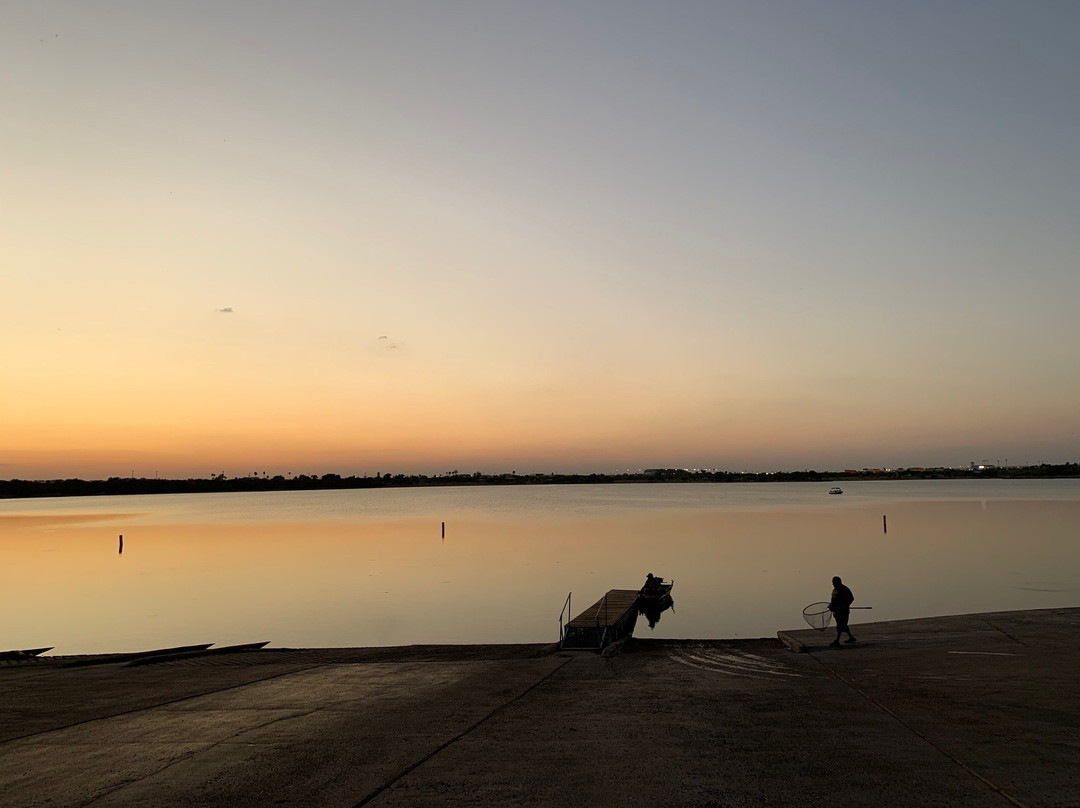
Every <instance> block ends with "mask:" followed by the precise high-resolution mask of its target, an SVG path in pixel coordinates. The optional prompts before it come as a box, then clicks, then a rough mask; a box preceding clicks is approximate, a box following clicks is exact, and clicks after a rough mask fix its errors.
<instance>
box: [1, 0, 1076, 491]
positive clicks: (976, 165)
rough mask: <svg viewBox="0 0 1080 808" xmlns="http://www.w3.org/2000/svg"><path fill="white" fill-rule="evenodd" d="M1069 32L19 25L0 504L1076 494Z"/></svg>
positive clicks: (883, 9) (904, 7)
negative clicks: (465, 492)
mask: <svg viewBox="0 0 1080 808" xmlns="http://www.w3.org/2000/svg"><path fill="white" fill-rule="evenodd" d="M1078 31H1080V4H1077V3H1074V2H1031V3H1016V2H995V1H994V0H986V1H985V2H983V1H980V2H951V3H939V2H888V3H885V2H873V1H872V0H869V1H868V0H858V2H840V1H839V0H838V1H837V2H799V3H795V2H785V3H774V2H767V1H766V0H753V2H671V3H656V2H633V0H620V2H604V1H603V0H595V1H594V2H588V3H581V2H544V3H528V2H468V1H463V2H412V0H392V2H352V3H348V2H319V1H316V2H306V3H282V2H263V1H261V0H260V2H254V1H252V2H184V3H163V2H152V1H150V0H140V1H139V2H102V3H93V4H91V3H82V2H51V1H50V0H45V1H43V2H37V3H21V2H20V3H16V2H7V0H0V109H3V114H2V115H0V478H30V479H38V478H57V477H107V476H128V475H132V474H133V475H135V476H154V475H160V476H208V475H210V474H216V473H220V472H225V473H227V474H228V475H229V476H235V475H244V474H249V473H251V472H253V471H258V472H259V473H262V472H263V471H266V472H267V473H270V474H301V473H309V474H310V473H319V474H322V473H327V472H334V473H339V474H375V473H407V474H411V473H425V474H432V473H440V472H444V471H448V470H450V469H460V470H462V471H470V472H471V471H474V470H480V471H483V472H485V473H498V472H505V471H517V472H518V473H527V472H528V473H531V472H553V471H559V472H592V471H598V472H614V471H617V470H624V469H640V468H648V467H680V468H721V469H729V470H744V469H745V470H779V469H787V470H792V469H808V468H813V469H819V470H824V469H830V470H831V469H844V468H864V467H868V468H877V467H896V466H905V467H907V466H933V465H967V464H968V463H969V462H972V461H974V462H983V461H988V462H991V463H993V462H1000V463H1005V462H1008V463H1010V464H1020V463H1038V462H1067V461H1076V460H1078V459H1080V434H1078V432H1080V339H1078V335H1077V325H1076V323H1077V317H1076V309H1077V301H1078V300H1080V265H1078V264H1080V262H1078V256H1080V227H1078V226H1077V220H1078V213H1080V104H1078V103H1077V99H1078V98H1080V49H1078V48H1076V34H1077V32H1078Z"/></svg>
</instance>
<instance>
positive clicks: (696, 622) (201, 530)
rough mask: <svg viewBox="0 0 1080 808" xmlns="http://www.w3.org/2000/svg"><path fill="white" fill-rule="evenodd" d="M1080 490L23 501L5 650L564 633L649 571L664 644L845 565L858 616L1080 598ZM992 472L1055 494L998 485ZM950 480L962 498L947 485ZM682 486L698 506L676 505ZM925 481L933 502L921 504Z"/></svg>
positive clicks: (3, 584) (796, 620) (10, 571)
mask: <svg viewBox="0 0 1080 808" xmlns="http://www.w3.org/2000/svg"><path fill="white" fill-rule="evenodd" d="M1065 483H1068V484H1069V485H1070V486H1072V488H1068V489H1066V487H1065ZM1077 486H1080V481H1048V482H1045V483H1044V484H1043V486H1042V487H1040V488H1039V489H1038V490H1037V491H1036V490H1035V488H1036V486H1035V484H1034V483H1032V484H1031V485H1025V486H1022V487H1021V488H1016V489H1014V488H1013V487H1012V486H1005V484H1004V483H1003V482H1002V481H997V483H996V484H995V485H993V486H991V485H989V484H987V485H984V486H983V488H982V490H981V491H979V492H977V493H978V494H979V495H978V496H972V497H971V498H969V499H963V498H949V499H943V498H937V499H934V497H933V494H934V490H936V489H934V490H932V489H931V487H930V486H929V485H927V486H925V487H924V489H919V490H918V491H916V490H915V489H914V488H913V487H912V486H906V485H905V486H898V487H895V488H894V487H893V486H892V485H891V484H889V483H881V484H870V483H868V484H867V491H868V493H867V495H866V497H865V499H866V500H867V502H863V503H860V502H859V500H857V499H856V498H855V497H854V496H852V498H851V499H848V497H849V493H858V491H859V490H861V489H859V488H858V487H849V486H847V485H845V494H844V496H843V497H828V496H825V495H824V492H822V491H821V490H820V488H819V487H818V488H815V489H813V490H811V489H806V490H807V491H809V492H810V493H808V494H806V496H807V497H808V496H810V494H811V493H812V494H814V496H816V497H817V500H825V501H826V502H836V501H837V500H843V502H841V503H839V504H838V505H837V506H836V507H826V506H822V505H820V504H816V505H813V506H812V507H802V506H800V505H799V502H800V500H799V499H798V497H795V496H793V497H792V499H791V500H790V501H787V502H785V503H784V504H783V505H782V506H780V507H777V508H775V509H771V510H770V509H768V508H765V507H764V506H763V505H762V503H761V498H760V497H759V496H757V494H755V491H757V489H744V488H742V487H739V486H728V487H725V488H723V489H722V490H721V489H716V490H714V489H711V488H709V487H707V486H693V485H691V486H685V487H683V488H679V490H677V491H673V490H671V489H672V487H670V486H655V487H648V486H645V487H643V486H637V487H636V488H634V489H633V490H630V491H626V492H623V491H622V490H621V489H616V488H615V487H604V486H600V487H599V488H603V489H604V490H603V491H599V490H598V491H595V492H592V494H591V496H592V497H593V499H590V500H588V502H589V503H590V504H589V507H588V508H586V507H584V506H581V501H582V499H583V498H584V497H585V496H586V494H588V493H589V492H583V491H579V490H577V489H581V488H588V486H577V487H573V486H571V487H569V489H573V490H568V489H562V490H555V489H551V490H548V489H543V490H537V491H522V490H519V489H518V488H517V487H508V488H505V489H499V490H498V491H492V490H487V491H481V490H475V491H474V490H472V489H469V490H462V491H457V492H449V491H443V490H433V491H432V492H431V493H429V492H425V491H421V490H417V491H408V492H403V491H397V492H393V491H385V492H355V491H342V492H332V491H329V492H319V494H318V496H317V497H316V496H315V494H310V495H308V494H305V497H304V498H302V501H303V503H304V508H302V509H301V508H299V507H298V505H297V501H298V499H297V497H294V496H291V495H290V494H283V495H282V496H281V498H280V499H277V498H275V496H272V495H263V494H258V495H256V494H252V495H246V494H233V495H229V496H228V497H225V496H216V495H214V496H210V498H209V499H208V498H206V497H203V496H200V495H192V496H177V497H174V498H171V499H170V498H154V497H147V498H145V499H138V501H136V498H134V497H131V498H118V499H108V498H90V499H86V498H75V499H72V500H65V501H60V500H54V501H42V500H35V501H32V502H29V501H25V502H19V501H6V502H0V552H2V553H3V558H4V563H3V564H0V600H2V605H3V606H4V608H5V612H6V613H8V614H18V615H20V617H19V619H15V620H8V621H4V622H3V625H0V650H3V649H8V648H36V647H40V646H45V645H55V646H56V647H57V653H83V652H95V651H114V652H119V651H125V650H140V649H145V648H152V647H164V646H173V645H183V644H191V643H197V642H210V641H213V642H215V643H218V644H220V645H229V644H238V643H245V642H251V641H254V640H264V639H270V640H271V641H272V643H273V645H275V646H286V645H288V646H301V647H302V646H309V647H311V646H314V647H331V646H350V645H365V646H367V645H407V644H411V643H486V642H493V643H497V642H546V641H554V640H555V639H556V638H557V637H558V614H559V607H560V606H561V604H562V603H563V602H564V601H565V599H566V597H567V593H568V592H573V596H574V601H575V603H582V602H585V603H592V602H595V601H596V600H597V599H599V598H600V597H602V596H603V595H604V593H605V592H607V591H609V590H611V589H635V588H637V587H640V586H641V583H642V577H641V576H642V573H643V571H644V570H647V569H650V568H651V569H656V570H659V571H661V572H663V573H664V575H670V576H672V578H674V579H677V580H678V584H679V603H680V610H679V619H678V620H674V619H672V618H671V617H669V618H668V619H666V620H665V621H664V622H663V623H662V624H661V623H660V621H659V617H660V615H661V614H663V613H664V612H666V611H667V610H668V609H670V608H672V606H671V604H666V603H657V604H655V607H650V608H648V610H647V611H643V612H642V614H644V616H645V617H646V618H647V619H648V621H649V623H650V625H651V626H654V627H655V630H654V631H655V633H654V635H653V636H656V637H658V638H670V637H683V638H686V637H699V638H714V639H719V638H731V637H765V636H775V632H776V631H777V630H778V629H787V628H799V627H801V626H802V625H803V622H802V616H801V614H800V610H801V609H802V607H803V606H804V605H805V604H806V603H807V602H809V601H812V600H816V599H819V598H820V597H821V595H822V593H821V591H820V590H821V586H822V583H821V582H822V581H828V580H829V578H830V577H831V576H833V575H836V574H841V575H842V576H843V578H844V580H845V581H849V580H850V582H851V585H852V587H853V588H854V589H855V591H856V592H857V593H858V595H859V599H860V602H866V603H873V604H874V611H873V612H865V613H860V614H858V615H857V618H858V621H865V620H869V619H873V620H895V619H901V618H909V617H927V616H933V615H935V614H963V613H970V612H979V611H997V610H1007V609H1030V608H1054V607H1065V606H1076V605H1080V604H1078V601H1077V597H1078V593H1080V551H1078V550H1080V539H1078V538H1077V537H1078V536H1080V492H1077V491H1076V488H1077ZM991 488H993V489H997V488H1001V489H1002V491H1005V490H1006V489H1007V490H1008V491H1016V492H1019V491H1021V489H1022V490H1023V492H1025V494H1026V495H1035V494H1037V495H1038V496H1032V499H1031V500H1021V499H996V498H994V497H993V496H991V497H988V496H987V495H986V494H987V492H988V491H989V490H990V489H991ZM849 489H853V490H851V491H849ZM744 491H746V496H745V497H743V498H742V499H738V497H740V496H742V493H741V492H744ZM786 491H788V488H787V486H786V485H785V484H776V487H775V488H770V489H769V494H770V495H771V496H774V497H776V498H780V497H781V495H782V494H784V493H785V492H786ZM890 491H893V492H895V496H896V498H895V499H894V500H891V501H889V502H888V503H887V505H884V506H883V505H882V504H881V502H882V500H884V499H886V494H887V493H888V492H890ZM946 491H948V492H949V493H950V494H951V495H952V496H954V497H955V496H956V495H957V493H958V492H957V491H956V490H955V489H954V488H953V487H949V486H945V487H944V488H943V489H942V490H941V492H940V493H939V494H938V497H942V496H944V495H945V493H946ZM719 493H722V494H723V495H724V496H725V497H727V498H728V499H730V500H731V502H730V503H728V505H726V506H725V507H724V508H723V509H718V508H713V507H712V505H713V502H714V500H715V498H716V496H717V495H718V494H719ZM795 493H799V492H795ZM966 493H967V492H966V489H965V495H966ZM452 494H453V495H454V497H451V495H452ZM676 494H678V497H675V498H676V499H685V500H687V501H688V503H689V504H688V505H687V506H686V507H683V508H680V507H674V506H673V505H672V499H673V497H674V495H676ZM871 494H872V495H873V497H874V501H873V503H872V504H869V500H870V498H871V497H870V495H871ZM916 494H922V495H924V496H925V497H926V500H925V501H911V500H909V499H907V497H911V496H915V495H916ZM601 495H603V496H606V497H609V498H611V499H612V500H617V501H615V502H614V503H613V504H611V506H610V507H608V506H607V505H602V504H598V503H599V501H600V499H601ZM616 495H619V496H623V495H625V497H633V502H634V503H635V504H634V506H633V508H631V507H629V506H627V505H625V503H623V502H622V500H619V499H618V497H617V496H616ZM751 495H753V496H751ZM1013 495H1014V496H1015V495H1016V494H1015V493H1014V494H1013ZM1051 495H1053V496H1058V497H1060V499H1058V500H1052V499H1050V498H1049V497H1050V496H1051ZM455 497H456V498H455ZM497 497H500V498H501V500H499V502H498V503H496V502H495V500H496V498H497ZM564 499H565V501H564ZM76 500H78V501H76ZM406 500H408V502H409V503H411V504H410V506H409V507H411V508H412V510H413V515H411V516H403V515H401V512H402V511H406V510H408V508H407V507H406ZM539 502H543V503H544V504H545V507H546V510H545V511H544V512H541V511H540V509H539V508H538V505H537V503H539ZM493 503H494V504H493ZM360 504H363V505H364V508H361V507H360ZM575 504H576V505H577V506H580V507H577V509H575ZM650 504H651V505H653V506H654V507H651V508H650V507H648V506H649V505H650ZM158 505H160V507H161V508H162V510H161V511H160V512H157V511H154V507H157V506H158ZM226 505H227V506H228V507H227V508H226V507H225V506H226ZM489 505H491V507H490V510H488V506H489ZM152 506H153V507H152ZM564 506H565V507H564ZM80 508H81V509H82V511H81V512H80V511H79V510H78V509H80ZM108 508H111V509H112V510H107V509H108ZM365 508H366V510H365ZM886 512H887V513H888V528H889V532H888V533H887V534H886V533H884V532H883V530H882V516H883V514H884V513H886ZM221 514H226V515H228V516H229V518H222V516H221ZM241 517H242V518H241ZM451 519H452V532H451V537H452V539H451V538H450V537H448V538H447V539H446V540H445V541H444V540H442V536H441V533H442V530H441V528H442V525H441V523H442V522H443V520H445V521H448V522H449V521H451ZM120 535H122V536H123V538H124V539H125V540H126V541H125V542H124V544H126V545H127V546H126V547H124V548H123V555H122V556H121V558H122V563H117V560H118V559H117V553H118V550H119V549H120V548H119V546H118V545H119V539H118V537H119V536H120ZM654 565H655V566H654ZM672 603H673V602H672ZM853 614H855V613H853ZM642 630H643V629H642ZM855 633H856V634H858V628H857V627H855Z"/></svg>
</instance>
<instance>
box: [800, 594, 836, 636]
mask: <svg viewBox="0 0 1080 808" xmlns="http://www.w3.org/2000/svg"><path fill="white" fill-rule="evenodd" d="M802 616H803V619H804V620H805V621H806V622H807V623H809V624H810V628H816V629H817V630H818V631H824V630H825V629H827V628H828V627H829V623H831V622H832V612H830V611H829V604H828V603H826V602H825V601H821V602H820V603H811V604H810V605H809V606H807V607H806V608H805V609H803V610H802Z"/></svg>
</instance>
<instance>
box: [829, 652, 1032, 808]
mask: <svg viewBox="0 0 1080 808" xmlns="http://www.w3.org/2000/svg"><path fill="white" fill-rule="evenodd" d="M1002 633H1004V632H1002ZM811 656H812V657H813V658H814V661H816V662H817V663H818V664H819V665H821V667H823V668H824V669H825V670H826V671H828V672H829V674H831V675H832V676H833V677H835V678H836V679H837V680H838V681H840V682H841V683H843V684H845V685H847V686H848V687H850V688H851V689H852V690H854V691H855V692H856V693H858V694H859V695H860V696H862V697H863V698H864V699H866V700H867V701H868V702H870V703H871V704H873V705H874V706H875V707H878V708H879V709H880V710H882V711H883V712H885V713H886V714H887V715H890V716H892V717H893V718H894V719H895V720H896V721H897V722H898V723H899V724H900V726H902V727H904V729H906V730H908V731H909V732H911V733H912V734H914V735H916V736H918V737H919V738H921V739H922V740H923V741H924V742H925V743H927V744H929V745H930V746H931V747H933V748H934V749H936V750H937V751H938V752H940V753H941V754H943V755H944V756H945V757H947V758H948V759H949V760H951V761H952V762H953V763H955V764H956V765H957V766H959V767H960V768H961V769H963V770H964V771H966V772H967V773H968V774H970V775H971V776H972V777H974V778H976V779H977V780H979V781H980V782H982V783H983V784H984V785H986V786H989V787H990V788H991V789H992V790H993V791H996V792H997V793H998V794H1000V795H1001V796H1002V797H1004V798H1005V799H1006V800H1008V801H1009V802H1010V803H1012V804H1013V805H1015V806H1016V808H1030V806H1029V805H1027V804H1026V803H1024V802H1021V801H1020V800H1019V799H1017V798H1016V797H1014V796H1012V795H1011V794H1010V793H1009V792H1007V791H1006V790H1005V789H1003V788H1002V787H1001V786H999V785H997V784H996V783H994V782H992V781H990V780H988V779H987V778H985V777H983V776H982V775H981V774H979V773H978V772H977V771H975V770H974V769H973V768H971V767H970V766H968V765H967V764H966V763H964V761H962V760H960V758H958V757H957V756H956V755H954V754H952V753H951V752H949V751H948V750H946V749H943V748H942V747H940V746H938V745H937V744H936V743H934V742H933V741H931V740H930V739H929V738H927V737H926V736H925V735H923V734H922V733H921V732H919V731H918V730H917V729H915V727H913V726H911V724H909V723H908V722H907V721H905V720H904V719H903V718H901V717H900V716H899V715H897V714H896V713H894V712H893V711H892V710H890V709H889V708H888V707H886V706H885V705H884V704H882V703H881V702H880V701H878V700H877V699H875V698H874V697H873V696H871V695H869V694H868V693H864V692H863V691H862V690H860V689H859V688H858V687H856V685H855V683H854V682H852V681H851V680H849V679H845V678H844V677H843V676H841V675H840V674H839V673H837V672H836V671H835V670H833V669H832V668H830V667H829V666H828V665H826V664H825V663H824V662H822V661H821V658H820V657H819V656H818V655H817V654H811Z"/></svg>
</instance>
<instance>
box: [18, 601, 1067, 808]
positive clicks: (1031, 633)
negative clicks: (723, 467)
mask: <svg viewBox="0 0 1080 808" xmlns="http://www.w3.org/2000/svg"><path fill="white" fill-rule="evenodd" d="M853 628H854V630H855V631H856V635H857V636H858V637H859V640H860V642H859V643H857V644H855V645H851V646H845V647H843V648H841V649H830V648H828V647H827V643H828V641H829V640H830V639H831V633H830V634H819V633H817V632H813V631H795V632H784V633H783V634H784V637H783V638H782V639H783V642H781V640H778V639H764V640H750V641H731V642H725V641H694V640H680V641H663V640H641V639H635V640H632V641H630V642H628V643H626V645H625V646H624V648H623V651H622V653H621V654H619V655H617V656H615V657H612V658H603V657H600V656H598V655H596V654H592V653H587V652H573V653H565V652H557V651H554V650H553V649H552V648H550V647H545V646H463V647H415V648H397V649H320V650H284V649H279V650H273V649H267V650H263V651H258V652H251V653H238V654H228V655H219V656H208V657H201V658H190V659H183V660H176V661H171V662H163V663H159V664H153V665H146V666H143V667H125V666H123V665H121V664H103V665H92V666H87V667H64V666H63V660H57V659H44V660H41V661H38V662H33V661H24V662H19V663H10V664H3V665H0V806H12V807H14V806H19V808H24V807H29V806H91V805H92V806H100V807H101V808H106V806H121V805H123V806H129V805H169V806H272V805H305V806H307V805H311V806H324V805H325V806H362V805H371V806H414V805H485V806H487V805H536V806H541V805H552V806H571V805H572V806H582V805H601V806H608V805H610V806H623V805H649V804H654V805H655V804H663V805H665V806H667V805H673V806H772V805H775V806H781V805H782V806H830V808H832V806H837V805H843V806H870V805H873V806H920V808H923V807H924V806H935V805H940V806H998V805H1000V806H1008V805H1014V806H1055V807H1056V808H1064V806H1080V698H1078V697H1080V684H1078V683H1080V643H1078V642H1077V638H1078V635H1080V609H1055V610H1041V611H1030V612H1009V613H996V614H984V615H967V616H961V617H943V618H933V619H926V620H911V621H901V622H892V623H876V624H862V625H857V626H853ZM785 642H786V643H788V644H789V645H790V646H791V647H795V648H800V649H806V650H808V651H809V652H808V653H792V651H791V650H789V647H788V646H786V645H785V644H784V643H785Z"/></svg>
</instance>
